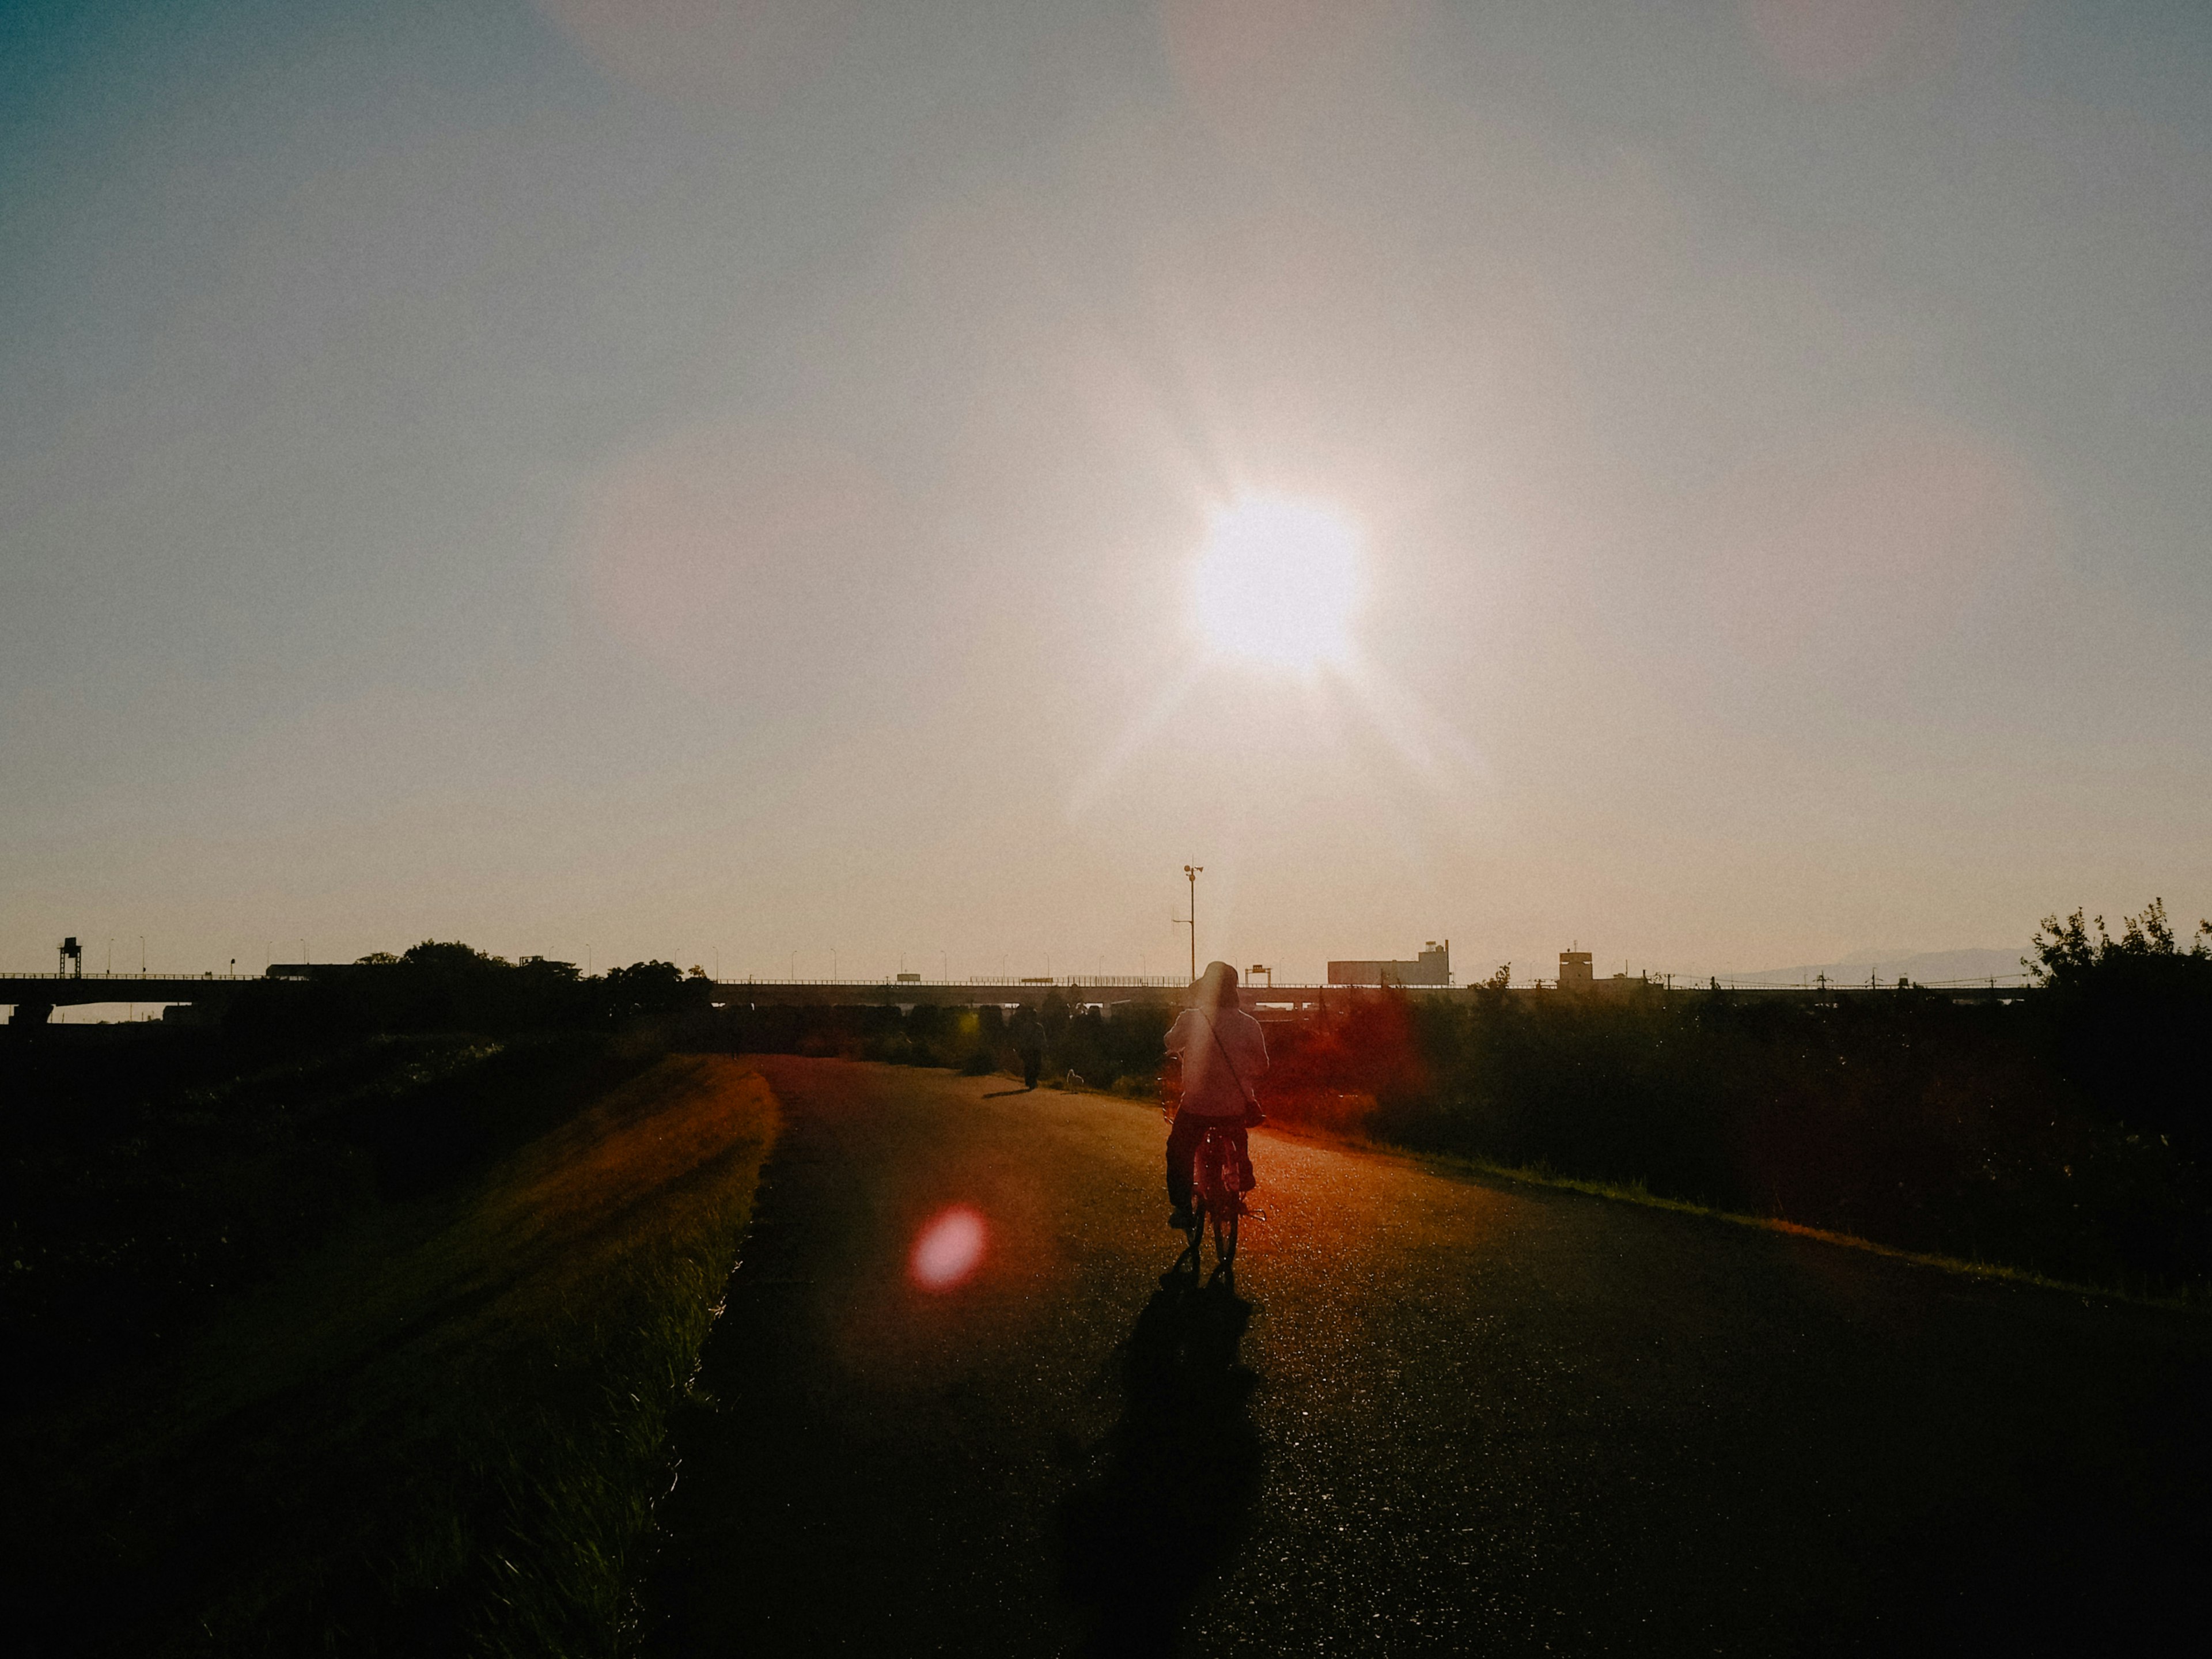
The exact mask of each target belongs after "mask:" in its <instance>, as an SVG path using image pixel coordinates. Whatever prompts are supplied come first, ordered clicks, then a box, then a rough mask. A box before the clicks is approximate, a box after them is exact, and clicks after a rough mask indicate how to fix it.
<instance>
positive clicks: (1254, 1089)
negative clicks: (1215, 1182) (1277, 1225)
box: [1167, 962, 1267, 1230]
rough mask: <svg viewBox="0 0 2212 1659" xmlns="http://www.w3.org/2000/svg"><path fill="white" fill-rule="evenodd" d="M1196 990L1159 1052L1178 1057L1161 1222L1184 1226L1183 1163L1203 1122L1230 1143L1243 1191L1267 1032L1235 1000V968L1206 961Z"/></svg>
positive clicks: (1202, 1132) (1186, 1173)
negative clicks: (1178, 1100)
mask: <svg viewBox="0 0 2212 1659" xmlns="http://www.w3.org/2000/svg"><path fill="white" fill-rule="evenodd" d="M1194 990H1195V991H1196V993H1197V994H1196V995H1195V997H1194V999H1193V1000H1192V1006H1190V1007H1188V1008H1187V1009H1185V1010H1184V1011H1183V1012H1182V1015H1181V1016H1180V1017H1179V1018H1177V1019H1176V1023H1175V1024H1173V1025H1171V1026H1170V1027H1169V1028H1168V1036H1167V1051H1168V1053H1169V1054H1170V1056H1173V1057H1175V1058H1177V1059H1179V1060H1182V1105H1181V1106H1180V1108H1179V1109H1177V1111H1176V1119H1175V1127H1174V1128H1172V1129H1171V1130H1170V1131H1169V1132H1168V1202H1169V1203H1170V1204H1171V1205H1173V1206H1175V1213H1174V1214H1173V1215H1171V1216H1170V1217H1169V1218H1168V1225H1170V1227H1174V1228H1176V1229H1178V1230H1187V1229H1188V1227H1189V1226H1190V1225H1191V1216H1190V1166H1191V1160H1192V1158H1194V1157H1195V1156H1196V1155H1197V1152H1198V1147H1199V1143H1200V1141H1201V1140H1203V1139H1205V1138H1206V1131H1207V1130H1208V1129H1219V1130H1221V1131H1223V1132H1224V1133H1226V1134H1227V1135H1228V1137H1229V1139H1230V1142H1231V1145H1232V1146H1235V1147H1236V1148H1237V1171H1238V1175H1239V1180H1240V1185H1241V1187H1242V1188H1243V1191H1245V1192H1249V1191H1251V1190H1252V1188H1253V1186H1254V1184H1255V1182H1254V1181H1253V1177H1252V1154H1251V1152H1250V1149H1249V1146H1247V1144H1246V1138H1245V1132H1246V1129H1247V1127H1248V1126H1249V1125H1251V1124H1254V1123H1257V1122H1259V1121H1261V1112H1260V1096H1259V1084H1260V1074H1261V1073H1263V1072H1265V1071H1266V1070H1267V1038H1266V1037H1265V1036H1262V1035H1261V1030H1260V1022H1259V1021H1258V1020H1256V1019H1255V1018H1252V1016H1251V1015H1249V1014H1248V1013H1246V1012H1244V1011H1243V1009H1242V1008H1239V1007H1238V1006H1237V970H1236V969H1234V968H1231V966H1230V965H1229V964H1228V963H1225V962H1209V963H1206V971H1205V972H1204V973H1202V974H1200V975H1199V976H1198V983H1197V985H1196V986H1195V987H1194Z"/></svg>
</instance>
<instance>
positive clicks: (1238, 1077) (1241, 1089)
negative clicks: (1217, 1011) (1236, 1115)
mask: <svg viewBox="0 0 2212 1659" xmlns="http://www.w3.org/2000/svg"><path fill="white" fill-rule="evenodd" d="M1199 1018H1200V1019H1206V1016H1205V1015H1204V1014H1200V1016H1199ZM1206 1030H1207V1031H1209V1032H1210V1033H1212V1037H1213V1046H1214V1048H1216V1049H1218V1051H1219V1052H1220V1054H1221V1059H1222V1063H1223V1064H1224V1065H1225V1066H1228V1067H1229V1078H1230V1080H1231V1082H1232V1083H1234V1084H1236V1085H1237V1097H1238V1098H1240V1099H1241V1100H1243V1103H1244V1105H1245V1109H1247V1110H1248V1111H1249V1109H1251V1108H1253V1107H1255V1106H1257V1105H1258V1104H1259V1103H1260V1101H1259V1097H1258V1096H1256V1095H1255V1094H1254V1093H1253V1092H1252V1091H1250V1090H1249V1089H1248V1088H1246V1087H1245V1086H1244V1073H1242V1072H1240V1071H1238V1070H1237V1062H1236V1061H1235V1060H1231V1058H1230V1057H1229V1045H1228V1044H1227V1043H1225V1042H1223V1041H1222V1040H1221V1028H1220V1027H1219V1026H1218V1025H1216V1024H1214V1023H1213V1022H1212V1020H1210V1019H1206Z"/></svg>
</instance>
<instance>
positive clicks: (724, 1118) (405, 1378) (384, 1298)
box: [9, 1055, 776, 1655]
mask: <svg viewBox="0 0 2212 1659" xmlns="http://www.w3.org/2000/svg"><path fill="white" fill-rule="evenodd" d="M775 1122H776V1119H775V1103H774V1100H773V1098H772V1097H770V1096H769V1093H768V1091H767V1090H766V1087H765V1085H763V1084H762V1083H761V1082H760V1080H759V1079H758V1078H757V1077H756V1076H755V1075H753V1074H752V1073H749V1072H747V1071H745V1070H744V1068H743V1067H742V1066H740V1065H739V1064H738V1062H736V1061H733V1060H727V1059H725V1058H721V1057H719V1056H712V1055H707V1056H697V1055H692V1056H678V1057H671V1058H667V1059H664V1060H660V1061H659V1063H658V1064H656V1065H654V1066H652V1067H651V1068H650V1069H648V1070H646V1071H644V1072H643V1073H641V1074H640V1075H637V1076H635V1077H633V1078H632V1079H629V1081H627V1082H624V1083H623V1084H621V1085H619V1086H617V1087H616V1088H615V1089H614V1090H613V1091H612V1092H611V1093H608V1094H606V1095H605V1096H604V1097H601V1098H600V1099H599V1100H598V1101H597V1103H594V1104H592V1105H591V1106H589V1107H588V1108H587V1109H585V1110H583V1111H582V1112H580V1114H578V1115H574V1116H573V1117H571V1118H570V1119H569V1120H568V1121H566V1122H564V1123H562V1125H561V1126H560V1127H556V1128H554V1129H552V1130H551V1131H550V1132H549V1133H544V1134H543V1135H541V1136H540V1137H539V1138H538V1139H535V1140H534V1141H532V1142H530V1143H529V1144H528V1145H526V1146H524V1147H522V1148H521V1150H520V1151H519V1152H514V1153H513V1154H512V1155H511V1156H509V1157H507V1158H506V1159H504V1160H503V1161H502V1162H500V1163H499V1164H496V1165H495V1167H494V1168H492V1169H491V1170H489V1173H488V1174H483V1175H480V1176H477V1177H475V1178H474V1179H472V1180H471V1181H470V1182H466V1183H465V1184H464V1185H463V1186H462V1187H460V1188H455V1189H452V1190H448V1191H446V1192H444V1193H441V1194H437V1195H435V1196H429V1197H422V1198H416V1199H413V1200H406V1201H402V1202H398V1203H385V1204H380V1205H379V1206H375V1207H374V1208H373V1209H372V1210H370V1211H369V1212H368V1213H366V1214H365V1215H362V1216H361V1217H359V1218H356V1220H354V1221H353V1222H351V1223H349V1225H347V1226H346V1227H345V1228H344V1229H343V1231H340V1232H339V1233H338V1234H337V1235H336V1236H335V1237H331V1239H329V1240H328V1241H326V1242H325V1243H324V1244H323V1245H322V1246H320V1247H319V1248H318V1249H315V1250H314V1251H313V1252H312V1253H311V1254H309V1255H307V1256H306V1257H304V1258H302V1259H300V1260H298V1261H295V1262H294V1263H293V1265H292V1266H291V1267H289V1268H288V1269H285V1270H284V1271H283V1272H282V1273H280V1274H279V1275H278V1276H277V1277H276V1278H275V1279H272V1280H270V1281H269V1282H267V1283H265V1284H264V1285H260V1286H259V1287H258V1288H256V1289H253V1290H251V1291H246V1292H243V1293H241V1294H240V1295H238V1296H236V1297H232V1298H229V1299H228V1300H227V1301H226V1302H225V1303H224V1304H222V1305H221V1306H220V1307H219V1308H218V1309H217V1310H216V1311H215V1312H214V1313H213V1314H212V1316H210V1317H209V1318H208V1319H207V1320H206V1321H205V1322H204V1323H202V1324H201V1325H199V1326H198V1327H197V1328H196V1329H195V1330H194V1331H193V1332H192V1333H191V1334H190V1335H188V1336H187V1337H185V1339H183V1340H180V1341H179V1343H178V1344H177V1345H175V1346H173V1348H172V1349H170V1350H169V1351H167V1352H164V1353H162V1354H161V1356H160V1357H159V1358H157V1359H156V1360H155V1362H154V1363H153V1364H151V1365H150V1366H147V1367H141V1368H137V1369H135V1370H132V1371H131V1373H130V1374H129V1375H127V1376H121V1377H118V1378H115V1379H112V1380H111V1381H110V1382H109V1383H107V1384H106V1386H104V1387H103V1388H101V1389H99V1390H98V1391H97V1392H96V1393H94V1395H92V1396H91V1397H89V1398H88V1399H85V1400H83V1401H80V1402H78V1403H76V1404H73V1405H70V1406H68V1407H47V1408H46V1409H45V1410H43V1411H41V1412H39V1413H36V1414H35V1415H33V1416H32V1417H30V1418H28V1419H19V1420H18V1421H17V1422H16V1423H15V1425H13V1426H12V1429H11V1432H10V1439H11V1440H12V1441H13V1442H14V1443H13V1445H11V1447H10V1448H9V1461H10V1462H12V1463H14V1464H15V1466H16V1469H17V1472H18V1474H19V1476H21V1477H27V1480H19V1483H18V1484H19V1496H18V1502H17V1506H16V1507H17V1510H18V1512H17V1514H16V1516H15V1522H14V1526H13V1527H12V1528H11V1530H21V1533H22V1534H23V1535H22V1536H21V1537H19V1538H18V1539H17V1540H16V1541H15V1547H14V1548H13V1551H12V1553H13V1556H14V1562H15V1568H16V1570H17V1571H21V1570H22V1569H24V1568H26V1567H30V1568H32V1569H33V1571H36V1572H37V1573H38V1574H39V1575H40V1577H39V1578H36V1579H30V1580H28V1581H27V1582H28V1583H33V1584H36V1585H38V1589H37V1592H36V1594H37V1600H38V1602H39V1604H40V1617H39V1618H38V1619H37V1620H35V1624H36V1626H37V1630H38V1635H37V1638H36V1640H37V1644H38V1645H40V1646H41V1647H44V1648H46V1649H49V1650H57V1651H76V1650H112V1651H128V1652H132V1653H145V1652H160V1653H183V1652H222V1653H257V1652H266V1653H299V1652H305V1651H309V1650H344V1651H361V1652H393V1653H410V1654H416V1653H436V1652H463V1651H466V1652H479V1653H494V1654H532V1655H542V1654H555V1655H559V1654H598V1653H610V1652H613V1651H615V1650H617V1649H618V1648H619V1647H620V1646H621V1645H622V1643H623V1635H624V1632H625V1629H626V1626H627V1624H628V1621H629V1619H630V1617H631V1614H630V1603H629V1599H628V1598H629V1585H630V1583H631V1582H632V1580H633V1578H634V1577H635V1570H636V1568H637V1566H638V1565H640V1561H639V1558H640V1554H641V1552H642V1551H643V1550H645V1549H647V1547H649V1540H650V1535H651V1505H652V1501H653V1496H654V1494H655V1492H657V1491H658V1490H659V1488H660V1487H661V1486H663V1485H665V1480H666V1478H667V1471H666V1468H665V1462H664V1459H665V1453H664V1450H663V1447H664V1431H665V1419H666V1417H667V1414H668V1413H669V1412H670V1410H671V1408H672V1407H674V1405H675V1404H676V1402H677V1401H678V1399H679V1398H680V1397H681V1395H682V1394H683V1391H684V1388H685V1386H686V1384H687V1383H688V1380H689V1378H690V1373H691V1369H692V1366H693V1364H694V1363H695V1361H696V1356H697V1353H698V1351H699V1346H700V1344H701V1342H702V1340H704V1337H705V1334H706V1332H707V1329H708V1325H709V1324H710V1323H711V1322H712V1320H713V1317H714V1310H715V1307H716V1304H717V1301H718V1298H719V1297H720V1292H721V1289H722V1285H723V1284H724V1282H725V1280H726V1277H727V1275H728V1273H729V1270H730V1267H731V1265H732V1261H733V1260H734V1258H735V1255H736V1252H737V1249H738V1243H739V1241H740V1238H741V1237H742V1234H743V1231H744V1227H745V1225H746V1223H747V1221H748V1220H749V1218H750V1212H751V1205H752V1199H753V1194H754V1189H755V1186H756V1184H757V1177H758V1175H759V1170H760V1167H761V1164H762V1162H763V1158H765V1156H766V1154H767V1152H768V1149H769V1146H770V1144H771V1143H772V1141H773V1139H774V1137H775ZM27 1488H28V1489H33V1490H35V1491H36V1492H38V1493H39V1494H40V1502H39V1504H37V1505H36V1506H35V1512H33V1506H30V1505H27V1504H25V1503H24V1501H23V1498H22V1496H21V1493H23V1492H25V1491H26V1489H27ZM41 1581H42V1582H41Z"/></svg>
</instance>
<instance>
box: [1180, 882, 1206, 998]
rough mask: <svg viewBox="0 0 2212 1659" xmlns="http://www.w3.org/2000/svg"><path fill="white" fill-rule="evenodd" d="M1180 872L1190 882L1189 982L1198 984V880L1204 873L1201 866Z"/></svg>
mask: <svg viewBox="0 0 2212 1659" xmlns="http://www.w3.org/2000/svg"><path fill="white" fill-rule="evenodd" d="M1182 872H1183V874H1184V875H1185V876H1187V877H1188V878H1189V880H1190V921H1189V924H1188V925H1189V927H1190V982H1191V983H1192V984H1193V985H1195V984H1197V983H1198V878H1200V876H1202V875H1204V874H1205V873H1206V866H1204V865H1202V864H1186V865H1184V866H1183V867H1182Z"/></svg>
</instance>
